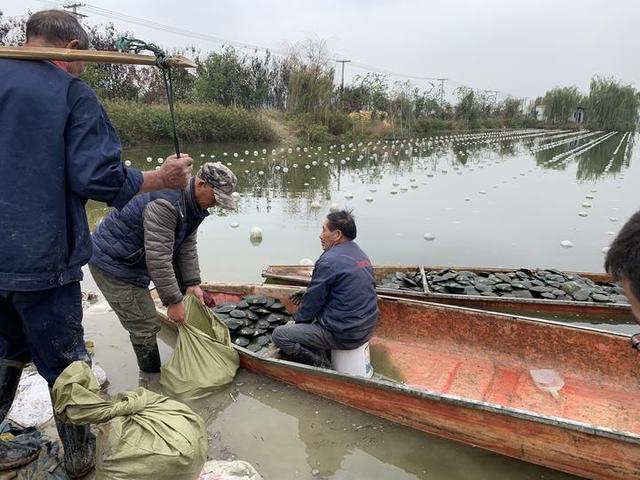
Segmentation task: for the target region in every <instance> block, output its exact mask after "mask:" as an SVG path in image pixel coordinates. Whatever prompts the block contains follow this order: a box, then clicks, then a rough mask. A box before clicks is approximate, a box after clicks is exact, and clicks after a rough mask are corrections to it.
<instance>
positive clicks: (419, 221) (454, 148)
mask: <svg viewBox="0 0 640 480" xmlns="http://www.w3.org/2000/svg"><path fill="white" fill-rule="evenodd" d="M605 134H606V132H567V131H544V132H539V131H519V132H513V133H510V132H501V133H500V134H491V136H489V135H482V134H473V135H471V136H465V135H455V136H433V137H430V138H425V139H420V140H417V139H414V140H412V141H410V140H405V141H376V142H367V143H361V144H349V145H336V146H329V147H327V146H322V147H320V148H318V147H315V148H308V149H307V150H306V151H305V150H304V149H299V150H298V149H296V148H291V149H290V151H289V149H287V148H281V147H274V146H267V147H265V146H264V145H246V144H222V145H221V144H215V145H210V144H199V145H184V150H185V151H187V152H189V153H190V155H191V156H192V157H193V158H194V159H195V161H196V167H197V166H198V165H200V164H201V163H203V162H205V161H210V160H214V161H218V160H219V161H222V162H224V163H225V164H229V166H230V168H232V169H233V170H234V172H235V173H236V174H237V176H238V180H239V184H238V191H239V193H240V195H241V197H240V198H239V201H238V210H237V211H235V212H224V211H218V210H216V211H215V215H214V216H213V219H210V220H207V221H206V222H205V224H204V225H203V227H202V228H201V230H202V234H203V235H204V238H205V239H207V240H208V242H209V243H210V244H211V245H212V246H213V245H216V248H219V249H221V250H225V251H227V253H228V257H229V258H230V259H231V258H235V257H237V256H240V255H244V257H246V258H243V259H239V260H238V261H239V262H240V263H242V262H246V263H244V264H238V265H236V268H235V269H233V271H227V270H225V269H213V267H212V268H211V270H215V272H216V274H218V273H219V274H220V275H229V276H233V277H234V278H236V279H242V278H245V279H247V280H255V279H256V276H255V274H254V273H252V274H249V273H248V269H249V268H251V265H250V264H249V262H250V261H253V262H257V263H259V265H253V267H252V271H253V272H256V271H259V269H260V268H261V267H262V266H263V265H264V264H266V263H287V262H290V263H297V261H298V260H299V259H300V258H305V257H308V258H315V256H317V252H316V249H317V245H316V243H317V242H316V237H317V229H318V227H319V224H320V223H321V219H322V217H323V216H324V214H325V213H326V212H327V211H328V210H329V208H330V206H331V205H333V206H334V207H335V206H337V207H339V208H343V207H347V208H355V214H356V216H357V218H358V228H359V231H361V232H363V233H362V235H361V236H360V237H359V241H361V242H364V243H365V244H366V246H367V248H368V250H367V251H368V253H369V255H370V256H372V257H374V259H375V261H376V262H377V263H385V262H386V263H400V262H401V261H404V262H405V263H416V262H418V261H422V262H423V263H431V264H442V263H447V264H452V265H465V264H467V265H486V266H488V265H494V266H505V267H508V266H513V267H521V266H540V267H545V266H548V267H556V268H563V269H569V270H596V271H601V270H602V265H601V263H602V253H601V251H602V249H603V248H604V247H606V246H607V244H608V243H609V242H610V241H611V240H612V237H610V236H609V235H607V231H608V230H611V222H609V220H608V219H609V217H616V218H618V219H619V221H620V223H619V224H621V223H622V222H623V220H624V219H625V218H626V216H627V215H628V214H630V213H631V212H632V211H633V210H635V206H634V205H631V204H626V203H622V198H626V197H624V196H623V193H624V192H625V191H626V190H625V189H630V188H631V184H630V182H626V181H624V178H623V177H624V176H623V175H622V172H623V171H625V170H629V171H631V170H633V168H632V166H633V165H632V162H631V158H632V157H633V145H634V143H635V140H636V138H637V137H636V136H635V135H627V136H626V139H625V140H624V142H622V143H620V141H621V139H622V138H623V135H624V133H618V134H615V135H613V136H611V137H610V138H608V139H606V140H605V141H602V142H601V143H598V144H596V145H595V146H593V148H590V149H588V150H585V151H583V152H582V153H581V154H579V155H577V156H575V157H573V156H572V155H569V156H566V157H562V158H559V159H558V160H557V161H556V160H554V157H556V156H558V155H561V154H564V153H566V152H569V151H571V150H574V149H578V148H584V147H585V146H586V145H589V142H592V141H594V140H597V139H599V138H601V137H602V136H603V135H605ZM499 135H500V136H499ZM511 137H513V138H511ZM619 144H620V146H619V149H618V151H617V152H616V153H615V155H614V151H615V150H616V147H617V146H618V145H619ZM170 152H171V147H170V146H169V145H166V146H149V147H140V148H133V149H127V150H126V151H125V152H124V159H125V160H129V161H131V162H132V164H133V165H134V166H137V167H139V168H142V169H148V168H150V167H151V166H157V165H158V164H157V161H156V160H152V161H151V162H148V161H147V157H149V158H151V159H157V158H158V157H164V156H166V155H168V154H170ZM247 152H248V153H247ZM263 152H265V153H263ZM224 153H227V155H224ZM577 153H580V151H577ZM611 159H613V161H612V160H611ZM545 177H546V179H545ZM595 182H598V183H600V184H601V185H599V186H598V190H599V193H598V195H597V198H596V200H595V201H594V202H592V203H593V207H592V208H591V209H589V212H588V216H587V217H579V216H578V213H579V211H580V208H581V207H580V205H581V203H582V202H583V201H584V195H585V194H586V193H588V192H589V189H588V188H587V189H586V190H585V189H583V188H584V187H581V185H582V184H594V183H595ZM621 189H622V190H621ZM394 192H397V194H395V195H392V193H394ZM347 193H350V194H352V195H353V197H350V196H347V195H346V194H347ZM106 212H108V209H107V208H106V207H105V206H104V205H102V204H98V203H96V202H90V203H89V205H88V215H89V221H90V224H91V226H92V227H95V225H96V223H97V222H99V221H100V219H101V218H103V217H104V216H105V215H106ZM216 216H218V218H217V219H216ZM232 223H238V224H240V226H241V227H240V228H231V226H230V225H231V224H232ZM254 225H255V226H260V227H263V229H264V230H265V232H264V235H265V236H264V239H263V242H262V243H260V245H259V248H256V249H255V250H256V252H257V251H261V255H259V256H258V255H255V256H252V255H249V256H247V255H245V254H246V253H247V252H244V253H243V254H240V253H236V250H239V249H240V245H241V244H242V243H244V245H246V246H247V247H249V248H253V244H252V243H251V242H247V237H248V236H249V231H248V229H249V228H250V227H251V226H254ZM616 226H617V225H616ZM226 230H228V231H226ZM425 232H430V233H432V234H434V235H435V237H436V240H435V241H433V242H425V241H424V239H423V236H424V234H425ZM239 235H240V236H241V237H238V236H239ZM223 239H224V241H225V242H230V244H229V246H226V244H225V246H223V247H221V246H220V245H218V243H217V242H218V241H222V240H223ZM565 239H568V240H572V241H573V243H574V245H575V247H574V248H573V249H571V251H566V250H565V251H562V252H560V251H558V248H559V247H558V245H559V244H560V241H561V240H565ZM256 243H257V242H256ZM427 245H428V247H427ZM231 246H233V247H234V248H235V250H234V251H231V252H229V251H228V250H226V249H230V248H231ZM470 246H473V248H469V247H470ZM210 258H214V257H213V254H211V255H210ZM250 259H251V260H250ZM245 269H246V270H245ZM205 271H206V268H205ZM241 272H244V273H241Z"/></svg>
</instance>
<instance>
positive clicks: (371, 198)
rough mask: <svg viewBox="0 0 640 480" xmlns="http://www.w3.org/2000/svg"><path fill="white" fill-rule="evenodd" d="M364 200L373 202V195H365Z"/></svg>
mask: <svg viewBox="0 0 640 480" xmlns="http://www.w3.org/2000/svg"><path fill="white" fill-rule="evenodd" d="M365 201H366V202H369V203H371V202H373V197H367V198H365Z"/></svg>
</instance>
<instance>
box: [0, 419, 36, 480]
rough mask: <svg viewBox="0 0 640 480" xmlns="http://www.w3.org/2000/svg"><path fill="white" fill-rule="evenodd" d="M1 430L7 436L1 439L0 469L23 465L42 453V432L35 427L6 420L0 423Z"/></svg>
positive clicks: (12, 468) (10, 468)
mask: <svg viewBox="0 0 640 480" xmlns="http://www.w3.org/2000/svg"><path fill="white" fill-rule="evenodd" d="M0 432H2V434H3V435H6V436H7V438H6V439H5V440H0V471H2V470H14V469H16V468H18V467H22V466H23V465H26V464H28V463H31V462H33V461H34V460H35V459H36V458H38V455H40V450H41V435H42V434H41V433H40V432H38V431H37V430H36V429H35V428H34V427H28V428H19V427H17V426H15V425H13V424H12V423H10V422H5V423H0ZM0 477H1V475H0ZM3 478H4V477H3ZM11 478H13V477H11Z"/></svg>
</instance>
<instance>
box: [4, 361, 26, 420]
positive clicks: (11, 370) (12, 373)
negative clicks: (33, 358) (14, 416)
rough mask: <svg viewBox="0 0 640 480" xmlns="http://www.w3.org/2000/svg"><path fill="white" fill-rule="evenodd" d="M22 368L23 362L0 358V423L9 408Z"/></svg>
mask: <svg viewBox="0 0 640 480" xmlns="http://www.w3.org/2000/svg"><path fill="white" fill-rule="evenodd" d="M23 368H24V363H21V362H14V361H13V360H4V359H2V360H0V423H1V422H3V421H4V419H5V417H6V416H7V414H8V413H9V410H10V409H11V404H12V403H13V399H14V398H15V396H16V391H17V390H18V384H19V383H20V375H22V369H23Z"/></svg>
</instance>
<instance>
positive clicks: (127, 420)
mask: <svg viewBox="0 0 640 480" xmlns="http://www.w3.org/2000/svg"><path fill="white" fill-rule="evenodd" d="M99 390H100V387H99V385H98V382H97V381H96V379H95V377H94V375H93V373H92V372H91V369H90V368H89V366H88V365H87V364H86V363H84V362H74V363H72V364H71V365H69V367H67V368H66V369H65V370H64V372H62V374H61V375H60V376H59V377H58V379H57V380H56V382H55V384H54V385H53V406H54V410H55V413H56V415H58V416H59V417H60V418H61V419H62V421H64V422H68V423H73V424H79V425H81V424H87V423H88V424H97V425H98V436H97V445H96V479H97V480H100V479H104V480H125V479H127V480H129V479H132V478H135V479H139V480H147V479H148V480H175V479H177V480H193V479H195V478H197V477H198V475H199V473H200V471H201V470H202V466H203V465H204V462H205V461H206V458H207V436H206V431H205V428H204V424H203V422H202V419H201V418H200V417H199V416H198V415H196V414H195V413H194V412H193V411H192V410H191V409H190V408H189V407H187V406H186V405H184V404H182V403H180V402H178V401H176V400H172V399H170V398H168V397H165V396H163V395H158V394H156V393H153V392H150V391H148V390H145V389H144V388H136V389H135V390H132V391H128V392H123V393H119V394H117V395H115V396H113V397H112V398H111V399H110V400H104V399H102V398H101V397H100V396H99V395H98V392H99Z"/></svg>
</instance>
